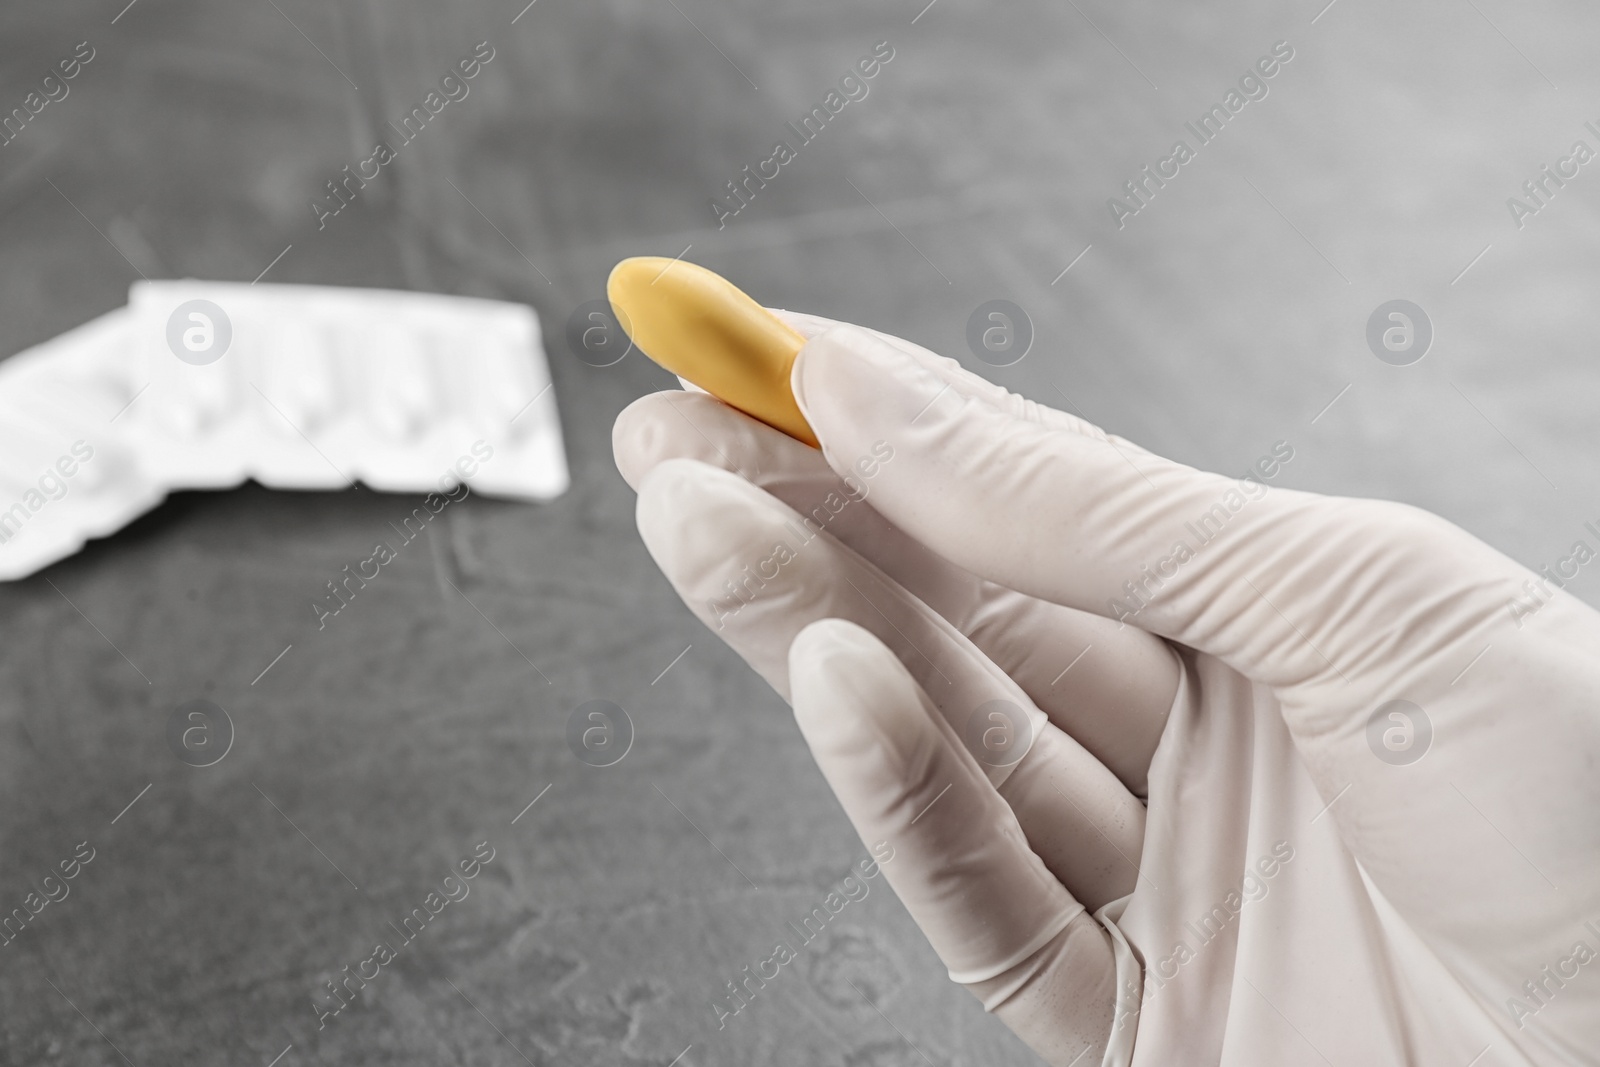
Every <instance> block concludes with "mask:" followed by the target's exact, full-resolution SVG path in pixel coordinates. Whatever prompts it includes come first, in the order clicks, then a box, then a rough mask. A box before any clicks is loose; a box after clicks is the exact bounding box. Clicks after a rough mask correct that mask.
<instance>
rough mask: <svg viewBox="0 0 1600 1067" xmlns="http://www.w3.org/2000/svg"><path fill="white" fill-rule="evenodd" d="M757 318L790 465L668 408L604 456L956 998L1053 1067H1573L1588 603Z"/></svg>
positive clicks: (1597, 875) (1417, 525) (678, 406)
mask: <svg viewBox="0 0 1600 1067" xmlns="http://www.w3.org/2000/svg"><path fill="white" fill-rule="evenodd" d="M785 317H786V318H787V319H788V321H790V322H791V323H792V324H793V325H794V326H795V327H796V328H797V329H799V330H800V331H801V332H802V333H804V334H806V335H807V336H808V337H810V338H812V340H811V341H810V342H809V343H808V344H807V346H806V347H805V349H804V350H803V351H802V352H801V354H800V357H799V359H798V360H797V362H796V365H795V370H794V376H793V386H794V390H795V394H796V397H797V398H798V400H799V402H800V406H801V408H802V410H803V411H804V412H805V415H806V418H807V419H808V421H809V422H810V424H811V426H812V427H813V429H814V430H815V431H816V433H817V435H818V437H819V438H820V440H821V442H822V445H823V451H822V453H820V454H819V453H818V452H816V451H815V450H813V449H810V448H807V447H806V446H804V445H802V444H800V443H798V442H796V441H794V440H792V439H790V438H788V437H786V436H784V435H783V434H781V433H778V432H777V431H775V430H772V429H770V428H769V427H767V426H765V425H763V424H761V423H759V422H756V421H755V420H752V419H750V418H748V417H746V416H744V415H743V414H741V413H739V412H737V411H735V410H733V409H732V408H729V407H726V406H725V405H723V404H721V403H720V402H719V401H717V400H715V399H713V398H711V397H709V396H706V395H704V394H702V393H697V392H692V391H691V392H669V393H658V394H655V395H652V396H647V397H644V398H643V399H641V400H639V401H637V402H636V403H635V404H633V405H632V406H630V407H629V408H628V409H627V410H626V411H624V412H623V413H622V415H621V416H620V417H619V418H618V420H617V425H616V429H615V435H614V443H615V448H616V455H617V463H618V466H619V468H620V469H621V471H622V473H623V475H624V476H625V477H626V478H627V479H628V481H629V482H630V484H632V485H633V486H635V488H637V489H638V491H639V504H638V521H639V528H640V532H641V534H642V535H643V537H644V540H645V543H646V545H647V547H648V548H649V550H650V552H651V554H652V555H653V556H654V558H655V559H656V561H657V562H658V563H659V564H660V566H661V567H662V569H663V571H664V572H665V573H666V575H667V577H668V578H669V580H670V581H671V582H672V584H673V585H674V587H675V588H676V589H677V590H678V592H679V593H680V594H681V595H682V596H683V598H684V600H685V602H686V603H687V604H688V605H689V606H690V608H691V609H692V610H694V611H695V612H696V614H698V615H699V616H700V617H701V618H702V619H703V620H704V621H705V622H706V623H707V625H709V626H710V627H711V628H712V629H713V630H714V631H715V632H716V633H718V635H719V636H721V637H722V638H723V639H724V640H726V641H727V642H728V643H729V644H730V645H731V646H732V647H733V648H734V649H735V650H737V651H738V652H739V653H740V654H741V655H742V656H744V658H745V659H746V660H747V661H748V662H749V663H750V665H751V666H752V667H754V668H755V669H756V670H757V671H758V672H760V673H761V674H762V675H763V676H764V677H765V678H766V679H767V680H768V681H769V682H771V684H772V685H773V686H774V688H776V689H777V690H778V692H779V693H780V694H782V695H784V696H785V697H786V698H787V699H788V700H789V701H790V702H791V703H792V704H793V706H794V709H795V717H796V719H797V721H798V723H799V726H800V730H801V732H802V734H803V735H804V736H805V739H806V741H807V743H808V744H809V746H810V747H811V750H812V753H813V755H814V756H815V758H816V760H817V763H818V765H819V767H820V768H821V770H822V773H823V774H824V776H825V777H826V778H827V780H828V782H829V784H830V785H831V786H832V787H833V790H834V792H835V793H836V795H837V796H838V798H839V801H840V803H841V804H842V805H843V807H844V809H845V812H846V814H847V815H848V816H849V818H850V819H851V821H852V822H853V823H854V825H855V826H856V828H857V830H858V831H859V832H860V834H861V837H862V839H863V841H866V842H874V841H878V840H885V839H886V840H888V841H889V842H891V843H892V844H893V846H894V848H895V853H896V855H895V859H894V861H893V862H892V863H889V864H887V865H885V867H884V873H885V875H886V877H887V878H888V880H889V882H890V884H891V885H892V886H893V888H894V890H895V892H896V893H897V894H898V895H899V897H900V898H901V900H902V901H903V902H904V904H905V906H906V907H907V909H908V910H909V911H910V912H911V914H912V917H913V918H914V919H915V920H916V921H917V923H918V925H919V926H920V927H921V928H922V930H923V932H924V933H925V934H926V935H927V937H928V939H929V941H930V942H931V943H932V945H933V947H934V948H935V950H936V951H937V952H938V953H939V955H940V957H941V959H943V961H944V962H945V964H946V965H947V966H948V967H949V968H950V971H951V977H952V978H953V979H954V980H955V981H957V982H961V983H964V984H966V985H967V986H968V987H969V988H970V989H971V990H972V991H973V992H974V993H976V994H977V995H978V996H979V997H980V998H981V999H982V1001H983V1003H984V1005H985V1007H987V1008H988V1009H989V1010H991V1011H993V1012H995V1013H996V1014H997V1015H998V1016H999V1017H1000V1018H1001V1019H1002V1020H1004V1021H1005V1022H1006V1023H1007V1024H1008V1025H1009V1026H1011V1028H1012V1029H1013V1030H1015V1031H1016V1032H1017V1033H1018V1034H1019V1035H1020V1036H1021V1037H1022V1038H1023V1039H1024V1040H1026V1041H1027V1042H1028V1043H1029V1044H1030V1045H1031V1046H1032V1047H1033V1048H1034V1049H1035V1050H1036V1051H1038V1053H1039V1054H1040V1055H1041V1056H1042V1057H1043V1058H1044V1059H1045V1060H1047V1061H1049V1062H1050V1063H1053V1064H1058V1065H1067V1064H1080V1065H1086V1064H1089V1063H1099V1062H1103V1063H1106V1064H1128V1063H1133V1064H1141V1065H1142V1064H1151V1065H1156V1064H1160V1065H1172V1064H1185V1065H1187V1064H1215V1063H1229V1064H1234V1063H1239V1064H1256V1063H1260V1064H1271V1065H1274V1067H1277V1065H1283V1064H1301V1063H1306V1064H1315V1063H1324V1062H1326V1063H1328V1064H1338V1065H1340V1067H1343V1065H1344V1064H1352V1065H1356V1064H1360V1065H1368V1064H1391V1063H1394V1064H1398V1063H1417V1064H1429V1065H1433V1064H1439V1065H1445V1067H1467V1065H1468V1064H1469V1062H1470V1063H1472V1064H1473V1067H1489V1065H1492V1064H1493V1065H1499V1064H1558V1063H1562V1064H1564V1063H1596V1062H1600V1059H1597V1056H1600V615H1597V614H1596V613H1595V612H1594V611H1592V610H1591V609H1589V608H1588V607H1586V606H1584V605H1583V604H1581V603H1579V602H1578V601H1576V600H1575V599H1573V598H1572V597H1570V596H1568V595H1567V594H1565V593H1561V592H1558V591H1556V590H1554V589H1553V587H1551V586H1550V585H1549V584H1548V583H1545V584H1543V585H1535V586H1531V587H1530V586H1528V585H1527V583H1528V582H1529V581H1530V580H1531V579H1533V577H1534V576H1532V575H1531V574H1530V573H1529V572H1528V571H1526V570H1524V569H1523V568H1522V567H1520V566H1518V565H1517V564H1515V563H1513V562H1512V561H1510V560H1509V559H1507V558H1505V557H1504V556H1502V555H1500V554H1499V553H1497V552H1495V551H1494V550H1492V549H1490V548H1488V547H1487V546H1485V545H1483V544H1482V543H1480V542H1478V541H1477V540H1475V539H1474V538H1472V537H1470V536H1469V535H1467V534H1466V533H1464V532H1463V531H1461V530H1459V529H1457V528H1456V527H1454V526H1452V525H1450V524H1449V523H1447V522H1445V521H1443V520H1441V519H1439V518H1436V517H1434V516H1432V515H1430V514H1427V513H1425V512H1422V511H1419V510H1417V509H1414V508H1410V507H1406V506H1402V505H1398V504H1391V503H1384V502H1377V501H1364V500H1347V499H1334V498H1328V497H1320V496H1315V495H1312V494H1307V493H1299V492H1292V491H1289V490H1284V489H1270V490H1269V489H1267V488H1266V487H1265V485H1264V484H1262V483H1261V482H1259V481H1242V480H1235V479H1232V478H1226V477H1221V476H1218V475H1214V474H1208V473H1204V472H1200V471H1196V470H1193V469H1191V468H1188V467H1184V466H1181V465H1179V464H1176V463H1173V462H1171V461H1168V460H1165V459H1162V458H1160V457H1157V456H1154V455H1152V454H1150V453H1148V452H1146V451H1144V450H1142V449H1140V448H1138V447H1137V446H1135V445H1132V444H1130V443H1128V442H1126V441H1123V440H1120V439H1118V438H1116V437H1112V436H1108V435H1107V434H1105V433H1103V432H1102V431H1101V430H1099V429H1098V428H1096V427H1094V426H1092V425H1089V424H1087V423H1085V422H1083V421H1081V420H1079V419H1077V418H1074V417H1072V416H1070V415H1066V414H1063V413H1061V412H1057V411H1053V410H1050V409H1048V408H1044V407H1042V406H1039V405H1037V404H1034V403H1033V402H1031V401H1028V400H1025V399H1023V398H1021V397H1018V396H1015V395H1012V394H1009V393H1007V392H1006V391H1004V390H1002V389H1000V388H999V387H997V386H994V385H992V384H990V383H988V382H985V381H984V380H983V379H981V378H977V377H975V376H973V375H971V374H968V373H966V372H964V371H962V370H961V369H960V367H959V366H958V365H957V364H956V363H955V362H954V361H951V360H946V359H941V358H939V357H937V356H934V355H933V354H932V353H929V352H927V351H925V350H923V349H920V348H918V347H917V346H915V345H912V344H910V343H908V342H905V341H901V340H898V339H895V338H891V337H886V336H883V335H879V334H875V333H872V332H870V331H867V330H863V329H861V328H858V327H854V326H848V325H840V324H835V323H831V322H828V321H826V320H820V319H814V318H810V317H807V316H799V315H793V314H787V313H786V314H785ZM1531 590H1532V591H1531ZM1393 701H1406V702H1409V703H1406V704H1393V703H1391V702H1393ZM1419 754H1420V758H1418V756H1419ZM1145 800H1147V803H1143V802H1142V801H1145ZM1474 1057H1477V1058H1476V1059H1474Z"/></svg>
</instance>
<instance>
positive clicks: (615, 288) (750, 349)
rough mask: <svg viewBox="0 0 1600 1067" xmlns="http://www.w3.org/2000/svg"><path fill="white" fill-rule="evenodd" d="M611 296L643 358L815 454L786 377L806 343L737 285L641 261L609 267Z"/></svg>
mask: <svg viewBox="0 0 1600 1067" xmlns="http://www.w3.org/2000/svg"><path fill="white" fill-rule="evenodd" d="M606 296H607V297H609V298H610V300H611V307H612V310H613V311H615V312H616V315H617V320H618V321H619V322H620V323H621V324H622V328H623V329H624V330H626V331H627V332H628V336H629V337H630V338H632V339H633V343H634V344H635V345H637V346H638V347H639V350H640V351H641V352H643V353H644V354H645V355H647V356H649V357H650V358H651V359H653V360H654V361H655V362H657V363H659V364H661V366H663V367H665V368H666V369H667V370H669V371H671V372H672V373H673V374H676V375H678V377H680V378H683V379H685V380H687V381H691V382H693V383H694V384H695V385H698V386H699V387H700V388H702V389H704V390H705V391H706V392H708V393H710V394H711V395H712V396H714V397H716V398H718V399H719V400H721V401H723V402H724V403H726V404H729V405H731V406H733V407H736V408H738V409H739V410H740V411H742V412H744V413H745V414H747V415H750V416H752V417H754V418H757V419H760V420H761V421H762V422H764V423H766V424H767V425H768V426H772V427H774V428H776V429H779V430H782V431H783V432H784V433H786V434H788V435H789V436H790V437H793V438H795V439H797V440H800V441H804V442H805V443H806V444H808V445H810V446H811V447H813V448H816V447H818V444H817V437H816V434H814V433H812V432H811V426H810V424H809V423H807V422H806V418H805V416H804V415H802V414H801V413H800V405H798V404H797V403H795V399H794V393H793V392H792V391H791V390H790V388H789V372H790V370H791V369H792V368H793V367H794V358H795V356H797V355H799V353H800V349H801V347H802V346H803V345H804V344H805V343H806V339H805V338H804V337H802V336H801V335H800V334H799V333H798V332H796V331H795V330H794V329H793V328H791V327H790V326H789V325H788V324H787V323H785V322H784V321H783V320H781V319H779V318H778V317H777V316H776V315H774V314H773V313H772V312H770V311H768V310H767V309H766V308H764V307H762V306H761V305H760V304H758V303H756V302H755V301H754V300H752V299H751V298H750V297H749V296H747V295H746V294H745V293H744V292H743V291H741V290H740V289H739V288H738V287H737V286H735V285H734V284H733V283H732V282H730V281H728V280H727V279H726V278H724V277H722V276H721V275H720V274H715V273H713V272H711V271H709V270H706V269H705V268H704V267H698V266H695V265H694V264H693V263H685V262H683V261H682V260H673V259H664V258H661V257H659V256H637V257H635V258H632V259H625V260H623V261H622V262H621V263H618V264H617V265H616V266H615V267H614V268H612V270H611V277H610V279H609V280H608V281H607V282H606Z"/></svg>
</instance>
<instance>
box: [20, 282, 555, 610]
mask: <svg viewBox="0 0 1600 1067" xmlns="http://www.w3.org/2000/svg"><path fill="white" fill-rule="evenodd" d="M479 441H483V442H486V443H487V444H488V445H490V446H492V456H491V457H490V458H489V459H487V460H483V459H481V458H480V459H478V460H472V461H470V462H469V463H468V464H467V465H466V466H467V468H468V469H467V470H460V469H459V468H457V465H458V463H459V462H460V461H461V459H462V457H464V456H469V455H470V454H477V455H479V456H480V457H481V450H478V449H474V448H473V447H472V446H473V445H474V444H476V443H477V442H479ZM74 448H77V450H78V452H88V453H89V454H90V455H89V456H88V457H87V458H83V459H77V458H75V455H76V453H74V451H73V450H74ZM63 458H64V461H63V462H60V463H58V462H57V461H58V460H63ZM47 468H48V470H47ZM68 468H71V469H72V473H71V474H70V475H68V474H66V473H64V471H65V470H66V469H68ZM49 470H54V471H55V474H54V475H52V474H50V473H49ZM453 470H455V471H456V472H455V473H452V471H453ZM463 476H465V480H466V481H468V482H469V483H470V484H471V486H472V488H473V489H474V490H476V491H478V492H482V493H484V494H486V495H490V496H498V497H506V498H511V499H519V500H548V499H550V498H552V497H555V496H558V495H560V493H562V492H563V491H564V490H565V489H566V487H567V484H568V473H567V465H566V457H565V453H564V450H563V448H562V442H561V426H560V421H559V417H558V415H557V412H556V405H555V396H554V393H553V392H552V391H551V381H550V371H549V367H548V365H547V364H546V362H545V358H544V352H543V348H542V346H541V340H540V332H539V323H538V319H537V318H536V317H535V315H534V313H533V311H532V309H531V308H528V307H525V306H523V305H518V304H510V303H505V302H501V301H493V300H481V299H476V298H467V297H451V296H440V295H436V294H429V293H407V292H395V291H388V290H373V289H345V288H335V287H323V286H299V285H254V286H252V285H245V284H239V283H228V282H197V281H157V282H137V283H135V284H134V286H133V288H132V290H131V293H130V297H129V307H127V308H125V309H119V310H118V311H114V312H111V313H110V314H108V315H105V316H102V317H101V318H99V319H96V320H94V321H93V322H91V323H88V324H86V325H84V326H81V327H79V328H77V329H75V330H72V331H69V332H68V333H65V334H62V335H61V336H59V337H56V338H53V339H52V340H50V341H47V342H45V343H44V344H42V345H38V346H36V347H34V348H32V349H29V350H28V351H26V352H23V353H19V354H18V355H16V356H13V357H12V358H11V359H9V360H6V361H5V362H4V363H0V509H6V510H3V511H0V579H5V578H17V577H22V576H25V575H27V574H31V573H33V572H34V571H36V570H38V569H40V568H42V567H44V566H47V565H48V564H49V563H52V562H54V561H55V560H57V559H60V558H62V557H64V556H67V555H70V554H71V553H73V552H75V551H77V550H78V549H79V548H80V547H82V545H83V542H84V540H85V539H87V538H90V537H99V536H104V535H106V534H108V533H111V532H113V531H115V530H117V529H120V528H121V527H122V526H124V525H126V524H127V522H129V521H130V520H132V519H133V518H134V517H136V516H137V515H139V514H141V513H143V512H144V511H147V510H148V509H149V508H151V507H153V506H155V504H157V503H159V502H160V500H161V499H162V498H163V497H164V496H165V495H166V494H167V493H168V492H170V491H172V490H177V489H222V488H227V487H230V486H235V485H238V484H240V483H241V482H243V481H245V480H246V479H252V478H253V479H255V480H256V481H258V482H260V483H262V484H263V485H267V486H270V487H273V488H279V489H302V490H304V489H335V488H342V487H344V486H346V485H349V484H351V483H352V482H354V481H361V482H363V483H365V484H367V485H369V486H371V487H372V488H374V489H379V490H385V491H391V492H419V493H421V492H429V491H432V490H434V489H437V488H438V487H439V485H440V482H441V479H444V480H445V481H446V482H447V483H448V481H451V480H455V479H457V478H461V477H463ZM41 478H42V479H43V480H44V485H42V486H41V485H40V484H38V483H39V482H40V479H41ZM58 480H65V481H64V484H65V486H66V488H65V489H62V487H61V486H60V485H58V484H57V482H58ZM35 505H37V506H35Z"/></svg>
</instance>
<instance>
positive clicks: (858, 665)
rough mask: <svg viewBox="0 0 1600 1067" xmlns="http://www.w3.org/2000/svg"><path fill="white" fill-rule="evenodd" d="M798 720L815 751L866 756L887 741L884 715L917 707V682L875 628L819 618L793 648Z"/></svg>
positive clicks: (791, 666)
mask: <svg viewBox="0 0 1600 1067" xmlns="http://www.w3.org/2000/svg"><path fill="white" fill-rule="evenodd" d="M789 679H790V689H791V692H792V694H793V697H794V714H795V721H796V722H797V723H798V724H799V726H800V732H801V733H802V734H803V735H805V738H806V742H807V743H808V744H809V745H810V746H811V748H812V750H813V752H818V753H823V752H839V753H841V754H844V753H850V754H857V755H859V754H862V752H863V750H864V749H866V748H867V747H869V746H872V745H874V744H875V743H877V742H880V741H882V740H885V733H884V731H883V729H882V726H883V723H882V722H880V721H879V720H880V719H885V718H892V717H893V713H894V712H895V711H896V710H897V709H899V708H902V707H905V706H908V705H910V706H916V705H917V704H918V700H917V696H916V683H915V682H914V681H913V680H912V678H911V676H910V674H909V672H907V671H906V669H905V667H904V666H903V665H902V664H901V663H900V661H899V660H898V659H897V658H896V657H895V655H894V653H893V652H892V651H890V649H889V648H888V646H886V645H885V644H884V643H883V642H882V641H880V640H879V639H878V638H877V637H876V636H875V635H874V634H873V633H872V632H871V631H869V630H867V629H866V628H864V627H862V626H859V625H857V624H856V623H853V622H849V621H847V620H845V619H819V620H817V621H816V622H813V623H811V624H810V625H808V626H807V627H805V629H803V630H801V631H800V633H799V634H797V635H796V636H795V639H794V642H793V644H791V645H790V646H789Z"/></svg>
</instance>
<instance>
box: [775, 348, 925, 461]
mask: <svg viewBox="0 0 1600 1067" xmlns="http://www.w3.org/2000/svg"><path fill="white" fill-rule="evenodd" d="M789 387H790V389H792V390H793V392H794V396H795V401H796V402H797V403H798V404H799V405H800V410H801V412H803V413H804V414H805V416H806V419H807V421H808V422H810V423H811V426H812V428H813V429H815V430H816V432H817V434H818V436H819V437H821V438H822V439H823V445H824V448H825V449H826V447H827V443H828V436H829V435H828V433H827V432H826V431H827V429H828V428H829V425H830V424H832V425H833V426H835V427H837V426H840V425H841V423H840V420H841V418H842V419H844V420H846V424H849V423H859V422H861V421H862V420H863V419H865V418H870V419H871V420H872V421H873V422H875V423H878V424H882V423H884V422H886V421H889V422H892V421H893V420H897V419H899V418H902V417H903V418H905V419H907V420H909V419H910V418H911V417H913V416H914V414H915V411H914V409H915V408H916V407H919V406H922V405H923V404H925V403H926V398H923V397H921V394H922V393H924V392H926V393H928V394H929V395H933V394H934V393H936V392H937V391H938V389H939V388H940V383H938V382H937V380H936V379H935V378H934V376H933V375H932V374H931V373H930V372H929V371H928V370H927V369H926V368H924V367H923V366H921V365H920V364H919V363H918V362H917V361H916V360H915V359H913V358H912V357H911V356H909V355H907V354H906V353H905V352H902V351H901V350H900V349H898V348H896V347H895V346H894V345H891V344H889V343H888V342H887V341H885V340H883V339H882V338H880V337H878V336H876V335H875V334H873V333H872V331H870V330H867V329H863V328H862V327H860V326H855V325H852V324H850V323H839V324H837V325H834V326H832V327H830V328H829V329H827V330H825V331H823V332H822V333H819V334H817V335H816V336H815V337H813V338H812V339H811V340H809V341H807V342H806V344H805V346H804V347H803V348H801V349H800V353H799V355H798V356H796V357H795V362H794V367H793V369H792V370H791V371H790V375H789ZM901 409H904V410H901Z"/></svg>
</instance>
